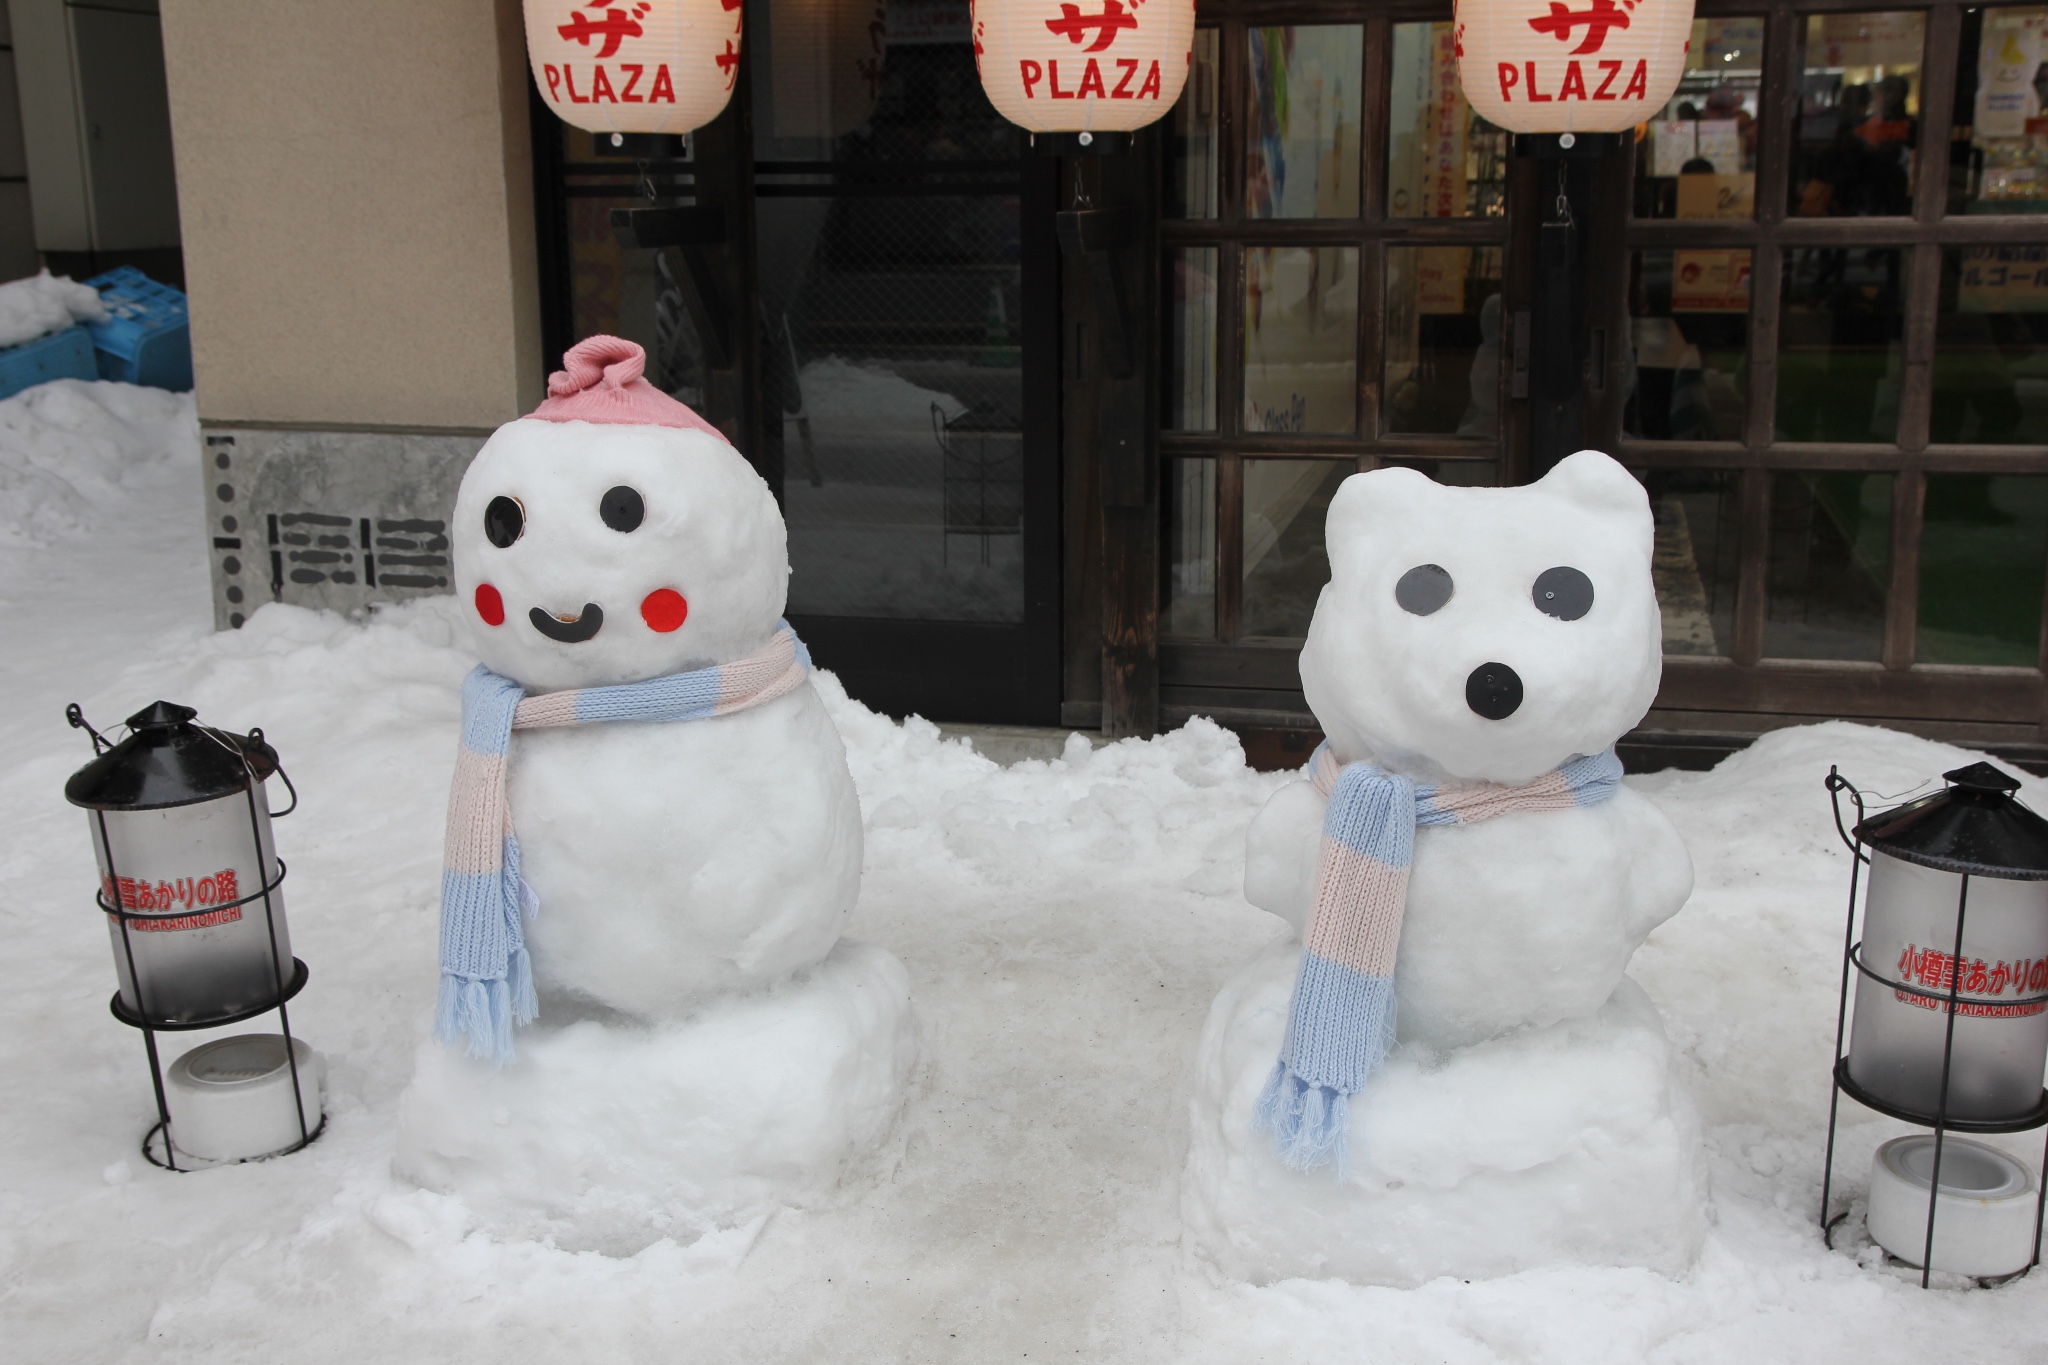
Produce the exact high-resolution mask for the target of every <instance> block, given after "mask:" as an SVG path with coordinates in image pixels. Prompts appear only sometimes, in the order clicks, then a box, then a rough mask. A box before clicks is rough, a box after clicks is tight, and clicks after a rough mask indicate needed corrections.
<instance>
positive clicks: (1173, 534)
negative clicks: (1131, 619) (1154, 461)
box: [1159, 457, 1216, 640]
mask: <svg viewBox="0 0 2048 1365" xmlns="http://www.w3.org/2000/svg"><path fill="white" fill-rule="evenodd" d="M1166 566H1167V567H1166V582H1165V585H1164V586H1165V588H1166V601H1165V603H1164V604H1162V607H1161V610H1160V613H1159V633H1160V634H1161V635H1168V636H1175V637H1179V638H1182V639H1187V638H1193V639H1198V640H1210V639H1214V638H1215V636H1216V461H1214V460H1212V459H1208V458H1206V457H1205V458H1202V459H1195V460H1185V459H1170V460H1168V461H1167V462H1166Z"/></svg>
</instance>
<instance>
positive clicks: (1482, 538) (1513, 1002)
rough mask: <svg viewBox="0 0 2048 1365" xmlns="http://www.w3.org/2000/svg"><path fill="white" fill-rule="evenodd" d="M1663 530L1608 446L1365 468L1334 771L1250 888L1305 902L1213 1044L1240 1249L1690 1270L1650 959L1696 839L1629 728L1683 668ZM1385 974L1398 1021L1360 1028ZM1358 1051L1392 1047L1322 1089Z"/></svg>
mask: <svg viewBox="0 0 2048 1365" xmlns="http://www.w3.org/2000/svg"><path fill="white" fill-rule="evenodd" d="M1652 540H1653V523H1652V519H1651V514H1650V509H1649V505H1648V501H1647V499H1646V497H1645V495H1644V493H1643V489H1642V486H1641V485H1640V484H1638V483H1637V482H1636V481H1635V479H1634V478H1632V477H1631V476H1630V475H1629V474H1628V472H1627V471H1626V470H1624V469H1623V468H1622V467H1621V466H1620V465H1618V464H1616V463H1615V462H1614V461H1613V460H1611V459H1609V458H1608V457H1607V456H1605V455H1601V454H1598V453H1596V452H1593V451H1581V452H1580V453H1579V454H1577V455H1574V456H1571V457H1570V458H1569V459H1566V460H1564V461H1563V462H1561V463H1560V464H1558V465H1557V466H1556V467H1555V468H1554V469H1552V470H1551V471H1550V473H1549V474H1547V475H1546V476H1545V477H1544V478H1543V479H1541V480H1540V481H1538V482H1537V483H1535V484H1532V485H1529V486H1527V487H1522V488H1502V489H1493V488H1448V487H1443V486H1440V485H1438V484H1435V483H1433V482H1431V481H1430V480H1429V479H1427V478H1425V477H1424V476H1423V475H1421V474H1419V473H1416V472H1414V471H1412V470H1406V469H1387V470H1379V471H1374V472H1372V473H1365V474H1358V475H1354V476H1353V477H1351V478H1350V479H1347V480H1346V481H1345V482H1344V484H1343V486H1342V488H1340V489H1339V491H1338V493H1337V496H1336V498H1335V499H1334V500H1333V502H1332V503H1331V505H1330V512H1329V521H1328V529H1327V543H1328V547H1329V557H1330V582H1329V585H1328V586H1327V587H1325V588H1324V589H1323V591H1322V596H1321V597H1320V599H1319V600H1318V602H1317V605H1316V611H1315V616H1314V620H1313V622H1312V624H1311V625H1310V627H1309V634H1308V639H1307V641H1306V643H1305V644H1304V646H1303V649H1302V652H1301V678H1302V686H1303V690H1304V692H1305V693H1306V695H1307V698H1308V702H1309V705H1310V707H1311V708H1312V709H1313V710H1314V712H1315V714H1316V717H1317V719H1318V720H1319V721H1320V722H1321V723H1322V726H1323V730H1324V733H1325V734H1326V735H1327V737H1328V739H1327V745H1326V747H1325V749H1324V750H1323V751H1321V752H1319V753H1318V755H1317V758H1316V761H1315V762H1314V763H1313V764H1312V765H1311V768H1310V773H1311V776H1312V778H1315V779H1320V780H1319V781H1318V780H1304V781H1298V782H1293V783H1290V784H1289V785H1287V786H1285V787H1282V788H1281V789H1280V790H1279V791H1277V792H1276V793H1274V795H1273V797H1272V798H1271V799H1270V800H1269V801H1268V803H1267V805H1266V807H1265V808H1264V809H1263V810H1262V811H1261V812H1260V813H1259V815H1258V817H1257V818H1256V819H1255V820H1254V821H1253V823H1252V826H1251V830H1250V833H1249V836H1248V839H1247V853H1246V868H1245V894H1246V896H1247V897H1248V898H1249V899H1250V900H1251V901H1252V903H1253V904H1255V905H1257V906H1260V907H1261V908H1263V909H1266V910H1269V911H1271V912H1273V913H1274V914H1276V915H1278V916H1279V917H1280V918H1281V919H1283V920H1285V921H1286V922H1287V923H1288V925H1290V926H1291V927H1292V929H1293V930H1294V934H1292V935H1290V936H1289V937H1288V938H1286V939H1285V940H1284V941H1282V942H1279V943H1276V944H1275V945H1274V946H1273V947H1272V948H1271V949H1270V950H1269V951H1268V952H1267V953H1266V954H1265V955H1264V956H1262V957H1261V958H1259V959H1258V960H1257V961H1255V962H1253V963H1252V964H1251V965H1250V966H1249V967H1247V968H1246V969H1245V970H1244V971H1242V972H1241V973H1240V974H1239V975H1238V976H1237V977H1236V978H1235V979H1233V980H1232V981H1231V982H1230V983H1229V984H1228V985H1227V986H1226V987H1225V988H1224V990H1223V992H1222V993H1221V995H1220V996H1219V997H1218V998H1217V1000H1216V1002H1215V1004H1214V1006H1213V1007H1212V1009H1211V1011H1210V1015H1209V1020H1208V1023H1207V1026H1206V1028H1205V1030H1204V1034H1203V1038H1202V1042H1201V1048H1200V1054H1199V1061H1198V1075H1197V1079H1196V1085H1195V1096H1194V1100H1193V1122H1194V1136H1193V1144H1192V1148H1191V1151H1190V1154H1189V1160H1188V1168H1187V1172H1186V1177H1185V1183H1184V1191H1183V1203H1184V1211H1185V1214H1186V1217H1187V1220H1188V1224H1189V1227H1190V1230H1191V1231H1192V1233H1193V1234H1194V1236H1195V1240H1196V1242H1197V1244H1198V1245H1199V1246H1200V1247H1201V1249H1202V1250H1203V1251H1204V1253H1205V1254H1207V1255H1208V1256H1210V1257H1211V1258H1212V1259H1213V1260H1214V1261H1215V1262H1216V1263H1217V1265H1218V1266H1219V1267H1220V1268H1221V1269H1222V1270H1223V1271H1224V1272H1225V1273H1226V1274H1229V1275H1232V1276H1234V1277H1237V1278H1243V1279H1249V1280H1253V1281H1260V1282H1263V1281H1269V1280H1274V1279H1281V1278H1286V1277H1291V1276H1311V1277H1338V1278H1343V1279H1348V1280H1353V1281H1356V1282H1360V1283H1371V1284H1384V1285H1399V1286H1406V1285H1415V1284H1420V1283H1423V1282H1425V1281H1427V1280H1429V1279H1432V1278H1434V1277H1437V1276H1440V1275H1453V1276H1457V1277H1460V1278H1464V1279H1473V1278H1478V1277H1483V1276H1494V1275H1501V1274H1508V1273H1512V1272H1514V1271H1517V1270H1521V1269H1525V1268H1528V1267H1532V1266H1538V1265H1547V1264H1556V1263H1581V1264H1613V1265H1644V1266H1650V1267H1653V1268H1656V1269H1659V1270H1663V1271H1666V1272H1671V1273H1675V1272H1677V1271H1679V1270H1681V1269H1683V1268H1684V1267H1685V1266H1686V1265H1687V1264H1689V1263H1690V1261H1691V1259H1692V1257H1693V1255H1694V1254H1695V1252H1696V1251H1697V1248H1698V1243H1699V1239H1700V1236H1701V1234H1702V1213H1701V1194H1702V1186H1701V1175H1700V1171H1699V1164H1698V1156H1697V1147H1698V1141H1697V1133H1696V1124H1695V1120H1694V1118H1693V1115H1692V1112H1691V1109H1690V1105H1689V1101H1688V1099H1687V1097H1686V1095H1685V1093H1684V1091H1683V1089H1682V1087H1681V1085H1680V1083H1679V1081H1678V1079H1677V1077H1676V1076H1675V1074H1674V1068H1673V1063H1672V1059H1671V1056H1670V1051H1669V1047H1668V1044H1667V1043H1666V1040H1665V1037H1664V1033H1663V1028H1662V1025H1661V1023H1660V1021H1659V1019H1658V1016H1657V1012H1656V1009H1655V1008H1654V1006H1652V1004H1651V1003H1650V1001H1649V999H1648V997H1647V996H1646V995H1645V994H1644V993H1643V991H1642V989H1641V988H1640V987H1639V986H1637V985H1636V984H1635V983H1634V982H1633V981H1631V980H1630V979H1629V978H1628V976H1627V974H1626V969H1627V966H1628V962H1629V958H1630V957H1631V956H1632V955H1633V954H1634V952H1635V950H1636V948H1637V947H1638V946H1640V945H1641V943H1642V942H1643V939H1644V938H1645V936H1647V935H1648V934H1649V932H1650V931H1651V930H1652V929H1654V928H1655V927H1656V926H1657V925H1659V924H1661V923H1662V922H1663V921H1664V920H1666V919H1668V918H1670V917H1671V916H1672V915H1673V914H1675V913H1677V911H1678V909H1679V908H1680V907H1681V906H1682V905H1683V904H1684V903H1685V901H1686V898H1687V897H1688V896H1689V895H1690V894H1691V890H1692V865H1691V861H1690V860H1689V859H1688V857H1687V856H1686V851H1685V846H1684V844H1683V843H1682V842H1681V841H1680V839H1679V836H1678V833H1677V831H1676V830H1674V829H1673V828H1672V826H1671V824H1670V822H1669V821H1668V820H1666V819H1665V817H1664V816H1663V814H1662V813H1661V812H1659V811H1658V810H1657V808H1656V807H1655V806H1653V805H1651V804H1650V802H1649V801H1647V800H1646V799H1644V798H1643V797H1641V796H1639V795H1637V794H1636V793H1635V792H1633V791H1631V790H1630V789H1629V788H1628V787H1626V786H1625V785H1622V784H1621V783H1620V781H1619V773H1620V770H1619V766H1618V764H1615V763H1614V762H1613V760H1612V757H1611V754H1610V751H1611V749H1612V747H1613V745H1614V742H1615V741H1616V740H1617V739H1618V738H1619V737H1620V736H1621V735H1623V734H1624V733H1626V732H1627V731H1628V730H1629V729H1630V728H1631V727H1632V726H1634V725H1635V724H1636V723H1637V722H1638V721H1639V720H1640V719H1641V718H1642V716H1643V714H1644V712H1645V711H1646V710H1647V709H1648V708H1649V705H1650V702H1651V700H1652V698H1653V697H1654V696H1655V694H1656V690H1657V683H1658V679H1659V675H1660V671H1661V666H1662V628H1661V622H1660V619H1659V613H1658V607H1657V599H1656V594H1655V591H1654V588H1653V586H1652V581H1651V575H1650V558H1651V549H1652ZM1340 774H1341V775H1342V776H1341V777H1340V776H1339V775H1340ZM1354 777H1355V778H1356V779H1357V780H1356V782H1354V781H1353V780H1352V779H1353V778H1354ZM1361 784H1363V785H1361ZM1332 792H1334V793H1336V795H1334V796H1332V795H1329V793H1332ZM1361 792H1362V793H1365V794H1366V795H1365V796H1364V797H1361V796H1360V793H1361ZM1374 793H1378V794H1379V795H1381V796H1385V795H1386V794H1387V793H1393V795H1392V796H1391V797H1389V798H1388V801H1386V802H1382V803H1381V804H1380V805H1379V806H1372V805H1371V797H1372V795H1373V794H1374ZM1409 793H1412V795H1410V794H1409ZM1361 801H1364V804H1363V805H1361V804H1360V803H1361ZM1339 802H1348V803H1349V804H1348V805H1347V806H1341V807H1339V808H1338V809H1337V811H1336V813H1335V815H1334V816H1333V815H1332V807H1333V803H1339ZM1389 802H1390V803H1391V804H1389ZM1360 811H1364V812H1365V813H1364V814H1363V815H1361V814H1359V812H1360ZM1326 817H1331V818H1330V819H1329V820H1328V822H1327V823H1329V824H1330V825H1331V829H1330V830H1328V831H1326ZM1361 830H1364V831H1365V834H1364V835H1363V836H1361V834H1360V831H1361ZM1411 838H1412V843H1408V842H1404V841H1406V840H1409V839H1411ZM1397 846H1398V847H1397ZM1353 847H1356V848H1361V849H1365V850H1367V851H1366V853H1364V854H1353V853H1350V852H1348V851H1347V850H1348V849H1350V848H1353ZM1389 850H1393V851H1391V852H1390V851H1389ZM1347 859H1348V860H1349V861H1347ZM1375 860H1377V861H1375ZM1319 876H1320V877H1321V878H1322V880H1321V881H1320V882H1319ZM1404 877H1405V881H1406V894H1405V908H1403V903H1402V899H1401V895H1400V883H1401V882H1402V880H1403V878H1404ZM1361 888H1362V889H1361ZM1347 897H1348V898H1349V899H1348V900H1347ZM1361 907H1363V908H1361ZM1389 907H1391V911H1390V910H1389ZM1347 915H1348V918H1347ZM1305 931H1306V945H1307V951H1305V950H1304V938H1303V936H1304V933H1305ZM1333 964H1334V965H1333ZM1375 973H1378V974H1379V975H1377V976H1376V975H1375ZM1388 978H1390V981H1389V980H1388ZM1297 982H1299V983H1301V984H1300V987H1299V989H1298V987H1297ZM1388 985H1390V986H1391V992H1392V998H1391V1002H1387V1008H1386V1011H1385V1014H1384V1016H1382V1017H1383V1020H1384V1023H1385V1025H1386V1027H1387V1029H1388V1031H1389V1032H1390V1033H1391V1035H1392V1036H1391V1038H1390V1039H1381V1040H1379V1041H1380V1042H1381V1043H1384V1042H1386V1041H1391V1043H1392V1046H1391V1048H1385V1049H1384V1050H1383V1052H1382V1050H1380V1049H1378V1048H1376V1046H1375V1044H1374V1042H1373V1040H1371V1039H1369V1038H1368V1039H1367V1041H1365V1042H1360V1041H1359V1039H1360V1038H1361V1036H1363V1035H1366V1034H1369V1033H1370V1032H1371V1031H1372V1029H1371V1021H1370V1019H1369V1018H1368V1016H1369V1015H1370V1014H1371V1011H1370V1010H1369V1009H1368V1008H1367V1005H1368V1003H1370V1002H1371V1001H1372V1000H1373V999H1374V998H1375V995H1374V993H1375V992H1381V993H1384V991H1385V989H1386V987H1387V986H1388ZM1347 991H1348V992H1352V994H1350V995H1346V994H1345V992H1347ZM1319 1049H1320V1051H1319ZM1332 1049H1334V1053H1333V1052H1332ZM1347 1049H1348V1050H1347ZM1331 1055H1335V1056H1336V1058H1337V1062H1338V1063H1339V1064H1337V1065H1336V1070H1337V1071H1338V1072H1342V1071H1344V1069H1345V1066H1347V1065H1348V1066H1349V1067H1350V1073H1349V1074H1352V1075H1353V1076H1356V1077H1362V1079H1360V1080H1359V1081H1357V1083H1356V1084H1351V1083H1338V1084H1336V1085H1335V1086H1334V1088H1333V1087H1332V1086H1329V1085H1325V1086H1323V1087H1321V1088H1320V1089H1318V1087H1317V1086H1316V1084H1315V1082H1316V1081H1317V1080H1318V1079H1323V1080H1327V1079H1328V1077H1327V1076H1321V1077H1319V1076H1318V1075H1316V1074H1315V1073H1316V1072H1317V1069H1318V1067H1319V1066H1324V1065H1326V1064H1328V1063H1329V1057H1330V1056H1331ZM1382 1055H1383V1056H1384V1060H1383V1061H1381V1060H1380V1058H1381V1056H1382ZM1297 1069H1299V1070H1301V1071H1303V1072H1306V1073H1308V1074H1307V1076H1306V1078H1304V1076H1302V1075H1297V1074H1295V1073H1296V1070H1297ZM1318 1096H1320V1097H1321V1101H1322V1103H1323V1105H1324V1110H1323V1112H1320V1113H1319V1112H1318V1111H1317V1109H1316V1104H1317V1099H1318ZM1304 1097H1305V1098H1304ZM1290 1102H1291V1103H1292V1105H1293V1107H1292V1109H1290V1108H1289V1107H1288V1106H1289V1104H1290ZM1304 1115H1306V1117H1304ZM1261 1120H1263V1123H1262V1122H1261ZM1275 1129H1278V1130H1279V1131H1278V1132H1277V1133H1276V1132H1275V1131H1274V1130H1275ZM1333 1138H1334V1140H1333ZM1319 1143H1320V1144H1321V1148H1322V1151H1321V1152H1320V1153H1319V1152H1318V1150H1317V1149H1318V1144H1319ZM1332 1147H1334V1148H1335V1150H1334V1151H1331V1150H1330V1149H1331V1148H1332ZM1322 1155H1328V1156H1332V1157H1334V1160H1332V1161H1330V1162H1329V1163H1328V1164H1322V1163H1321V1161H1320V1156H1322ZM1290 1163H1291V1164H1290ZM1304 1165H1307V1166H1312V1167H1314V1166H1320V1168H1319V1169H1306V1170H1304V1169H1296V1167H1300V1166H1304Z"/></svg>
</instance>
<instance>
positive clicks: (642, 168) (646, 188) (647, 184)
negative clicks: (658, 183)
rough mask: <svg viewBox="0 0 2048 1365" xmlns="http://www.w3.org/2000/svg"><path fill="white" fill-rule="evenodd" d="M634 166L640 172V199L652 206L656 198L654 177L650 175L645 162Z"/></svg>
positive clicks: (639, 162) (638, 162)
mask: <svg viewBox="0 0 2048 1365" xmlns="http://www.w3.org/2000/svg"><path fill="white" fill-rule="evenodd" d="M633 164H634V166H635V167H636V168H637V169H638V170H639V172H640V197H641V198H642V199H645V200H646V201H647V202H648V203H650V204H652V203H654V202H655V198H656V196H655V193H654V177H653V176H652V175H651V174H649V173H648V170H647V163H646V162H645V161H636V162H634V163H633Z"/></svg>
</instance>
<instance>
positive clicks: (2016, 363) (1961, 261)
mask: <svg viewBox="0 0 2048 1365" xmlns="http://www.w3.org/2000/svg"><path fill="white" fill-rule="evenodd" d="M1934 326H1935V334H1934V335H1935V340H1934V408H1933V412H1932V413H1931V414H1930V423H1929V430H1928V439H1929V440H1931V441H1968V442H1977V443H1984V444H1994V445H2005V444H2023V445H2041V444H2048V246H1965V247H1950V248H1948V249H1947V250H1945V251H1943V252H1942V253H1941V311H1940V313H1939V314H1938V315H1937V317H1936V319H1935V324H1934Z"/></svg>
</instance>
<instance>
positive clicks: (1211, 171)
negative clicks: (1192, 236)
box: [1166, 28, 1218, 218]
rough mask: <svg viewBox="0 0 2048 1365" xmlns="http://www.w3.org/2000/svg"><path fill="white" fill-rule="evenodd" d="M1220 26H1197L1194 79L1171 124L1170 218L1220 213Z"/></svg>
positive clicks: (1190, 77) (1190, 66)
mask: <svg viewBox="0 0 2048 1365" xmlns="http://www.w3.org/2000/svg"><path fill="white" fill-rule="evenodd" d="M1216 36H1217V35H1216V30H1215V29H1213V28H1202V29H1196V30H1195V45H1194V49H1193V51H1192V53H1191V55H1190V56H1189V58H1188V81H1187V84H1186V85H1184V86H1182V87H1181V94H1180V100H1179V101H1178V102H1177V103H1176V104H1175V105H1174V106H1173V119H1172V122H1171V123H1169V124H1168V127H1169V129H1170V130H1171V138H1172V157H1173V165H1172V170H1171V173H1170V174H1169V175H1168V176H1167V182H1166V183H1167V189H1166V216H1167V217H1168V218H1214V217H1215V216H1216V77H1217V74H1218V73H1217V64H1216V47H1217V45H1216Z"/></svg>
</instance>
